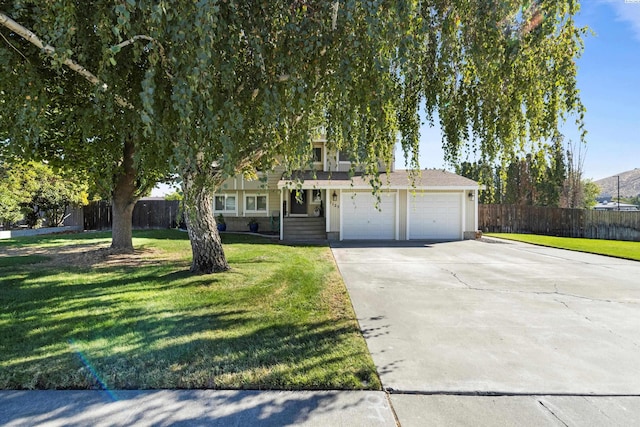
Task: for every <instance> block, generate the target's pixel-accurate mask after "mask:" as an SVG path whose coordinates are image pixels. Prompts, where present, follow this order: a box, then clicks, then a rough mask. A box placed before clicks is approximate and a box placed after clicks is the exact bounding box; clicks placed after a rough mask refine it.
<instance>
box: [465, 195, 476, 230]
mask: <svg viewBox="0 0 640 427" xmlns="http://www.w3.org/2000/svg"><path fill="white" fill-rule="evenodd" d="M468 193H469V192H468V191H466V192H465V194H464V198H463V200H464V210H465V213H464V218H465V222H464V230H462V231H476V225H475V221H474V219H475V215H476V202H475V200H469V197H468Z"/></svg>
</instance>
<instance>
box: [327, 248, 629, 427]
mask: <svg viewBox="0 0 640 427" xmlns="http://www.w3.org/2000/svg"><path fill="white" fill-rule="evenodd" d="M332 250H333V254H334V256H335V259H336V261H337V263H338V267H339V269H340V271H341V273H342V276H343V277H344V280H345V283H346V285H347V288H348V290H349V294H350V295H351V299H352V302H353V305H354V308H355V311H356V315H357V317H358V320H359V322H360V326H361V328H362V330H363V332H364V335H365V338H366V340H367V344H368V346H369V349H370V351H371V354H372V356H373V359H374V362H375V363H376V365H377V367H378V371H379V374H380V377H381V380H382V383H383V385H384V387H385V388H386V389H387V390H390V391H391V392H392V393H394V394H393V395H392V398H393V396H394V395H405V396H408V395H411V396H413V397H412V398H411V399H414V400H415V399H418V400H420V399H422V400H421V402H422V403H417V402H415V403H414V404H413V405H418V404H419V405H421V406H422V407H423V408H427V407H430V405H432V406H433V407H434V408H435V407H440V408H441V409H442V410H445V409H443V408H446V407H447V405H445V404H444V403H443V402H445V401H448V402H449V404H451V405H455V407H456V408H458V410H460V408H464V407H465V405H464V404H463V403H464V402H465V399H464V398H465V397H466V396H478V395H481V396H494V397H493V398H492V400H491V402H492V403H491V405H493V406H494V407H496V408H498V407H500V406H504V407H505V408H507V409H506V410H507V412H509V413H513V414H516V415H517V416H518V417H519V416H523V417H524V419H525V420H527V419H528V420H529V421H531V420H534V419H535V418H531V417H529V416H528V412H529V410H528V409H525V408H526V407H529V406H531V407H532V408H533V410H534V412H538V413H540V409H541V408H540V407H541V406H542V407H544V409H545V410H543V411H542V413H543V414H546V415H544V416H545V417H546V418H544V417H543V418H541V419H539V420H538V421H541V420H547V419H549V420H557V419H559V418H557V417H556V415H555V414H554V411H553V410H551V409H549V408H551V407H554V405H556V404H557V405H556V406H558V407H562V406H563V405H562V399H565V400H566V399H572V398H577V399H580V401H581V402H582V403H584V402H583V401H584V399H585V397H584V396H588V397H589V398H593V399H596V400H597V399H607V398H611V397H617V398H620V399H619V400H616V401H615V402H613V403H611V402H609V401H607V402H609V403H607V404H606V405H609V404H611V405H613V409H610V412H611V413H612V414H614V413H615V414H616V415H620V414H619V413H618V412H619V410H621V409H620V406H619V405H622V406H621V407H623V408H626V407H627V406H629V404H628V401H627V400H624V399H631V402H633V404H632V405H631V407H633V408H634V410H633V411H631V412H628V413H624V412H623V414H622V415H623V418H622V420H628V419H627V417H632V418H633V417H636V419H637V420H638V422H640V409H639V408H640V399H639V398H637V396H640V262H633V261H625V260H620V259H615V258H609V257H603V256H596V255H589V254H582V253H577V252H570V251H564V250H558V249H551V248H543V247H539V246H533V245H528V244H522V243H516V242H507V241H501V240H497V239H482V240H481V241H462V242H447V243H408V244H400V243H398V244H395V245H393V246H391V247H389V246H388V245H387V244H381V245H379V246H378V245H376V244H370V243H361V244H358V243H337V244H335V245H333V248H332ZM639 250H640V244H639ZM495 396H520V399H521V400H522V402H520V403H518V400H517V399H515V400H514V399H512V400H510V401H509V402H508V403H505V402H504V401H501V400H500V399H498V398H497V397H495ZM531 396H547V399H549V396H551V400H547V402H546V405H545V403H544V402H543V399H533V400H531V399H529V400H527V399H528V398H529V397H531ZM553 396H555V397H556V398H555V400H554V398H553ZM622 396H625V397H624V398H622ZM411 399H409V398H408V397H407V398H406V399H404V400H397V401H396V402H397V403H398V404H397V405H396V403H394V406H397V407H396V411H398V412H402V411H403V410H402V409H400V410H399V408H402V407H403V406H405V405H406V404H407V402H408V401H409V400H411ZM438 399H440V403H442V404H438ZM442 399H444V400H442ZM392 401H393V400H392ZM434 402H435V403H434ZM466 402H467V403H468V405H467V406H468V407H469V408H471V409H470V411H473V407H474V405H476V404H477V402H475V403H469V402H468V401H466ZM485 402H486V401H485ZM499 402H502V403H499ZM558 402H559V403H558ZM600 402H601V403H602V402H604V401H603V400H600ZM498 403H499V404H498ZM565 403H566V402H565ZM523 405H524V406H523ZM603 405H604V406H603ZM606 405H605V404H604V403H602V404H601V405H600V406H603V407H607V406H606ZM480 406H482V407H483V408H485V409H486V407H485V406H483V405H480ZM586 406H589V407H591V408H592V409H593V408H595V407H596V406H597V405H596V406H594V405H590V404H587V405H586ZM564 407H565V408H566V407H567V406H566V405H565V406H564ZM529 409H531V408H529ZM574 409H575V411H576V412H577V413H578V414H582V416H585V415H586V414H587V413H588V411H584V410H580V409H576V407H575V405H574V406H573V409H572V410H574ZM625 410H626V409H625ZM558 411H560V410H559V409H556V411H555V412H558ZM594 411H595V412H598V411H599V412H600V413H601V414H602V413H606V412H607V410H601V409H597V410H596V409H594ZM445 412H446V410H445ZM560 412H561V411H560ZM398 415H399V417H400V421H401V423H402V425H405V423H403V418H402V416H401V414H400V413H399V414H398ZM418 415H420V414H418ZM432 415H436V414H435V413H432ZM440 415H443V413H441V414H440ZM502 415H504V413H502ZM551 415H553V416H551ZM565 415H566V414H565ZM443 416H445V415H443ZM569 419H571V418H570V417H569ZM607 419H615V417H614V418H607ZM419 421H420V422H422V421H425V419H422V418H419ZM474 421H476V422H474V423H473V424H478V422H477V421H478V420H477V419H476V420H474ZM493 421H495V420H493ZM590 421H591V422H592V421H594V419H593V418H592V419H591V420H590ZM514 422H518V423H519V420H517V419H514ZM563 423H565V421H561V423H560V425H562V424H563ZM417 424H419V422H418V421H416V425H417ZM480 424H481V423H480ZM507 424H508V423H507ZM525 424H526V423H525ZM406 425H410V424H406ZM487 425H495V423H494V422H492V423H488V424H487ZM569 425H571V424H569ZM623 425H624V423H623Z"/></svg>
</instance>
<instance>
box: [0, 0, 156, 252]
mask: <svg viewBox="0 0 640 427" xmlns="http://www.w3.org/2000/svg"><path fill="white" fill-rule="evenodd" d="M111 8H112V6H111ZM115 16H116V15H115V13H112V14H111V16H102V15H100V13H99V12H98V11H96V10H94V9H92V8H91V5H90V4H89V3H88V2H86V3H85V2H35V1H34V2H30V1H25V2H22V1H20V2H18V1H16V2H0V36H1V37H0V106H1V107H2V108H1V112H0V147H1V148H2V157H4V158H9V159H16V160H28V159H34V160H41V159H44V160H47V161H48V162H49V163H50V164H52V165H55V166H59V167H62V168H66V169H70V168H73V169H74V170H75V171H76V173H77V174H82V175H85V176H86V177H87V178H88V180H89V181H90V182H91V184H92V192H93V193H94V194H97V195H99V196H100V197H102V198H106V199H109V200H111V201H112V206H113V216H112V219H113V237H112V248H113V249H115V250H117V251H131V250H133V246H132V232H131V217H132V213H133V207H134V205H135V202H136V201H137V199H138V198H140V197H141V196H143V195H145V194H148V192H149V191H151V189H152V188H153V186H154V185H155V184H156V182H157V181H158V180H159V179H160V178H161V177H163V176H164V174H166V172H167V162H166V157H167V156H166V155H165V156H164V157H163V156H162V151H161V150H160V149H159V147H158V146H155V145H153V144H151V143H150V142H149V141H146V140H145V138H144V135H143V132H142V128H143V125H142V123H141V121H140V114H139V113H138V110H140V109H141V102H140V97H139V95H138V93H139V91H140V90H141V89H140V87H141V81H142V79H143V78H144V72H145V67H144V64H145V61H146V56H145V55H144V54H139V55H138V57H136V55H135V54H132V56H133V57H134V58H132V60H131V61H127V62H122V63H120V64H117V63H113V62H112V61H109V58H106V62H105V61H103V59H105V46H104V44H103V43H104V39H105V33H109V34H111V28H112V23H111V21H112V20H113V21H114V22H115V19H116V17H115ZM110 37H111V36H109V37H108V38H110ZM93 67H95V68H93ZM136 104H137V108H136Z"/></svg>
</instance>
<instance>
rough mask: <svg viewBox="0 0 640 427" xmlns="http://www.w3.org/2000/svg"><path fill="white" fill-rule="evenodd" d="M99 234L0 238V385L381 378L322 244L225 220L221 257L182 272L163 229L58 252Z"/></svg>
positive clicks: (180, 243)
mask: <svg viewBox="0 0 640 427" xmlns="http://www.w3.org/2000/svg"><path fill="white" fill-rule="evenodd" d="M108 239H109V235H108V234H105V233H91V234H89V233H84V234H78V235H63V236H54V237H38V238H28V239H27V238H25V239H14V240H12V241H11V242H2V244H1V245H0V277H1V278H2V279H1V281H0V388H2V389H14V388H15V389H50V388H57V389H90V388H99V387H107V388H110V389H147V388H230V389H379V388H380V383H379V380H378V377H377V374H376V372H375V367H374V365H373V362H372V360H371V358H370V355H369V353H368V351H367V348H366V344H365V342H364V339H363V338H362V335H361V334H360V331H359V328H358V325H357V322H356V320H355V317H354V313H353V310H352V307H351V303H350V301H349V298H348V294H347V292H346V289H345V287H344V284H343V282H342V280H341V278H340V275H339V274H338V272H337V269H336V266H335V263H334V261H333V258H332V255H331V252H330V250H329V248H327V247H318V246H315V247H314V246H300V247H293V246H284V245H279V244H274V243H271V242H269V241H267V240H263V239H260V238H256V237H251V236H244V235H232V234H226V235H224V236H223V241H224V245H225V252H226V254H227V258H228V260H229V262H230V264H231V266H232V270H231V271H229V272H226V273H222V274H216V275H193V274H190V273H189V272H188V270H189V263H190V245H189V241H188V238H187V236H186V233H181V232H178V231H173V230H166V231H145V232H136V233H135V234H134V245H135V247H136V248H137V251H138V253H139V255H138V257H137V258H136V261H135V263H131V262H128V263H124V264H123V263H120V264H119V265H118V264H112V263H98V264H96V263H91V262H89V263H87V262H84V263H82V262H80V263H75V264H74V263H72V262H68V260H69V258H68V257H67V258H65V257H64V256H63V257H62V258H56V257H60V254H63V253H64V252H65V251H67V250H70V249H73V247H74V246H75V245H78V244H84V245H90V246H87V248H89V249H91V248H95V247H96V245H101V247H104V245H105V244H108ZM42 248H49V249H50V251H49V252H47V253H46V254H45V255H42V254H40V253H39V254H38V255H24V256H23V257H19V256H16V255H15V253H14V254H11V255H10V256H5V253H6V252H7V251H8V250H9V249H12V250H14V251H15V250H16V249H19V250H22V251H25V252H27V253H28V252H29V251H30V250H36V249H37V250H42ZM85 249H86V248H85ZM45 256H46V257H51V259H50V260H49V261H48V262H47V260H46V259H45ZM65 259H66V260H67V261H64V260H65ZM85 261H86V259H85ZM131 264H135V265H131ZM101 383H103V384H104V385H101Z"/></svg>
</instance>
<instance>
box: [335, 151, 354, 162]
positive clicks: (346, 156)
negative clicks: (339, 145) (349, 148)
mask: <svg viewBox="0 0 640 427" xmlns="http://www.w3.org/2000/svg"><path fill="white" fill-rule="evenodd" d="M338 161H340V162H350V161H351V157H350V156H349V153H345V152H344V151H338Z"/></svg>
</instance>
